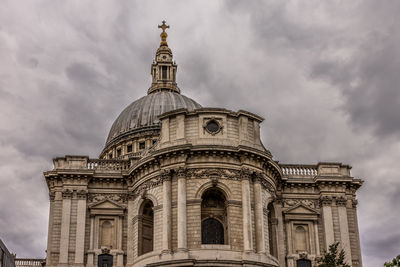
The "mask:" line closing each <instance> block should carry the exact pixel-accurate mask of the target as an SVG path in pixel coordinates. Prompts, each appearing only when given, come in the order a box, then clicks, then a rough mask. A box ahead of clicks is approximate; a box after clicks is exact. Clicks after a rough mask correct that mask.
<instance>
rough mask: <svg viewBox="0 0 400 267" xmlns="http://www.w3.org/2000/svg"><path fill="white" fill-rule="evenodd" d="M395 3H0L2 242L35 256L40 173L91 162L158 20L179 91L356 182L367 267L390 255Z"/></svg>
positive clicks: (41, 228) (396, 144) (397, 119)
mask: <svg viewBox="0 0 400 267" xmlns="http://www.w3.org/2000/svg"><path fill="white" fill-rule="evenodd" d="M398 14H400V2H399V1H389V0H388V1H372V0H371V1H356V0H354V1H319V0H307V1H278V0H277V1H208V2H205V1H190V2H189V1H141V2H139V1H138V2H134V1H106V0H104V1H100V0H98V1H50V0H49V1H15V0H10V1H8V0H3V1H2V3H1V8H0V162H1V164H0V207H1V209H0V229H1V230H0V238H1V239H3V241H4V242H5V243H6V245H7V246H8V247H9V248H10V250H11V251H13V252H15V253H17V255H18V256H20V257H44V256H45V252H44V251H45V249H46V239H47V222H48V191H47V187H46V184H45V182H44V178H43V175H42V172H43V171H45V170H49V169H51V168H52V161H51V159H52V158H53V157H55V156H62V155H65V154H74V155H77V154H83V155H89V156H91V157H97V156H98V154H99V153H100V151H101V149H102V148H103V145H104V142H105V139H106V137H107V134H108V130H109V129H110V127H111V124H112V122H113V121H114V119H116V117H117V116H118V114H119V113H120V112H121V111H122V110H123V109H124V108H125V107H126V106H127V105H128V104H129V103H131V102H132V101H133V100H135V99H137V98H139V97H141V96H143V95H144V94H145V93H146V90H147V89H148V87H149V86H150V64H151V62H152V59H153V57H154V54H155V50H156V48H157V47H158V45H159V33H160V31H159V29H157V25H158V24H159V23H160V21H161V20H163V19H166V20H167V22H168V24H170V25H171V28H170V29H169V31H168V34H169V38H168V42H169V46H170V47H171V48H172V50H173V52H174V57H175V59H176V61H177V63H178V67H179V68H178V82H179V86H180V88H181V90H182V93H183V94H185V95H187V96H189V97H192V98H194V99H195V100H196V101H198V102H199V103H200V104H202V105H203V106H217V107H226V108H229V109H233V110H238V109H246V110H249V111H251V112H255V113H257V114H259V115H261V116H263V117H264V118H265V121H264V123H263V125H262V139H263V142H264V144H265V146H266V147H267V148H269V149H270V150H271V152H272V153H273V155H274V158H275V159H276V160H279V161H280V162H285V163H317V162H318V161H335V162H343V163H347V164H350V165H352V166H353V169H352V174H353V175H354V176H355V177H358V178H362V179H364V180H365V183H364V185H363V187H362V188H361V189H360V190H359V194H358V199H359V205H358V216H359V226H360V234H361V245H362V252H363V262H364V266H365V267H377V266H382V264H383V262H384V261H386V260H389V259H391V258H393V257H394V256H395V255H397V254H400V227H399V215H400V212H399V208H398V207H399V206H400V195H399V192H400V178H399V173H400V164H399V163H398V161H399V159H400V75H399V73H400V71H399V70H400V50H399V47H400V34H399V26H400V20H399V18H398Z"/></svg>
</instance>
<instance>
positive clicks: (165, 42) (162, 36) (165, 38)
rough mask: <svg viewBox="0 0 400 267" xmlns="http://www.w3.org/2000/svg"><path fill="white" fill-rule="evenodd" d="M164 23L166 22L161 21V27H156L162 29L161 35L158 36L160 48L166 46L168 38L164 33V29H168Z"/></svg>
mask: <svg viewBox="0 0 400 267" xmlns="http://www.w3.org/2000/svg"><path fill="white" fill-rule="evenodd" d="M165 22H166V21H165V20H163V21H162V25H158V28H160V29H162V33H161V34H160V37H161V43H160V46H161V45H166V46H168V44H167V37H168V34H167V33H166V32H165V29H169V25H166V24H165Z"/></svg>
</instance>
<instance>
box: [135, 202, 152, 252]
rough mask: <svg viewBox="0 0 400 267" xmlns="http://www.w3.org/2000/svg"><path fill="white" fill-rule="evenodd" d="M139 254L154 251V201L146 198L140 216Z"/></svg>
mask: <svg viewBox="0 0 400 267" xmlns="http://www.w3.org/2000/svg"><path fill="white" fill-rule="evenodd" d="M138 236H139V239H138V241H139V246H138V247H139V255H143V254H145V253H148V252H151V251H153V240H154V213H153V202H151V201H150V200H148V199H147V200H145V201H144V202H143V204H142V206H141V212H140V217H139V235H138Z"/></svg>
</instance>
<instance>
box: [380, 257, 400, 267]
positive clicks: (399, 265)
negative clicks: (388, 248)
mask: <svg viewBox="0 0 400 267" xmlns="http://www.w3.org/2000/svg"><path fill="white" fill-rule="evenodd" d="M384 266H385V267H400V255H397V257H396V258H394V259H393V260H392V261H391V262H385V264H384Z"/></svg>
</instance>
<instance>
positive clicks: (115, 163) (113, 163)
mask: <svg viewBox="0 0 400 267" xmlns="http://www.w3.org/2000/svg"><path fill="white" fill-rule="evenodd" d="M129 167H130V164H129V161H128V160H109V159H89V160H88V163H87V168H88V169H89V170H103V171H121V170H127V169H129Z"/></svg>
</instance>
